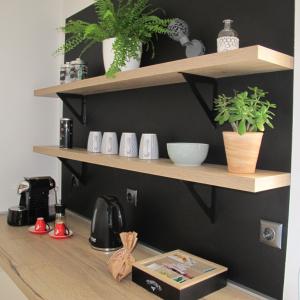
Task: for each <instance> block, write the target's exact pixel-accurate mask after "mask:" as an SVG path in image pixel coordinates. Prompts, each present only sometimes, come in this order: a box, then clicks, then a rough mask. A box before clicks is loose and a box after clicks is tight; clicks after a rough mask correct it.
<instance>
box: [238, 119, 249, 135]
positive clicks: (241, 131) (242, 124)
mask: <svg viewBox="0 0 300 300" xmlns="http://www.w3.org/2000/svg"><path fill="white" fill-rule="evenodd" d="M246 131H247V130H246V122H245V120H244V119H243V120H241V122H240V123H239V127H238V133H239V134H240V135H243V134H244V133H246Z"/></svg>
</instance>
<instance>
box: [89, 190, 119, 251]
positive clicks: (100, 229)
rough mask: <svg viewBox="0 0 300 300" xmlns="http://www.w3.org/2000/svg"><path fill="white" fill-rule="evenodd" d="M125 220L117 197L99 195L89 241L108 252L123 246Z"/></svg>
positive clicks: (95, 247)
mask: <svg viewBox="0 0 300 300" xmlns="http://www.w3.org/2000/svg"><path fill="white" fill-rule="evenodd" d="M124 221H125V220H124V214H123V210H122V207H121V205H120V203H119V201H118V199H117V198H116V197H114V196H101V197H99V198H98V199H97V200H96V203H95V208H94V212H93V218H92V224H91V236H90V239H89V241H90V243H91V245H92V247H93V248H94V249H96V250H101V251H107V252H109V251H114V250H117V249H119V248H121V246H122V242H121V239H120V233H121V232H122V231H124V227H125V226H124Z"/></svg>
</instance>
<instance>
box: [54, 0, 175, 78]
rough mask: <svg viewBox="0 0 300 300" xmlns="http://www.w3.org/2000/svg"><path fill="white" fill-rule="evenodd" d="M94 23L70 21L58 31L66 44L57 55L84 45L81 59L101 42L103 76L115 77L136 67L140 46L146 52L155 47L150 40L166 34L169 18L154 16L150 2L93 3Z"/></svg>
mask: <svg viewBox="0 0 300 300" xmlns="http://www.w3.org/2000/svg"><path fill="white" fill-rule="evenodd" d="M95 9H96V13H97V17H98V22H97V23H88V22H84V21H81V20H76V21H72V20H71V21H69V22H68V23H67V24H66V26H65V27H62V28H61V29H62V30H63V31H64V32H65V33H66V34H68V35H69V36H68V37H67V40H66V42H65V43H64V44H63V45H62V46H60V47H59V48H58V49H57V50H56V53H67V52H69V51H71V50H72V49H74V48H75V47H77V46H78V45H81V44H84V47H83V50H82V51H81V54H80V56H81V55H82V54H83V53H84V52H85V51H86V50H87V49H89V48H90V47H91V46H93V45H94V44H96V43H100V42H103V58H104V66H105V71H106V75H107V76H108V77H114V76H115V74H116V73H117V72H119V71H125V70H130V69H134V68H138V67H139V65H140V60H141V53H142V45H143V44H146V49H147V50H148V49H149V48H151V49H152V56H154V46H153V42H152V40H151V39H152V37H153V36H157V35H158V34H166V33H167V32H168V29H167V27H168V25H169V23H170V22H171V20H170V19H163V18H160V17H159V16H156V15H154V13H155V12H156V11H157V10H158V9H152V8H151V6H150V4H149V0H119V1H118V4H117V5H115V4H114V3H113V2H112V0H96V1H95Z"/></svg>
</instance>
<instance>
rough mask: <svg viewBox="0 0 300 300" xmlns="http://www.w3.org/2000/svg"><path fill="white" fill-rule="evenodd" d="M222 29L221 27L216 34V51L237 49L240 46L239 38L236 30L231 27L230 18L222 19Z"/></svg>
mask: <svg viewBox="0 0 300 300" xmlns="http://www.w3.org/2000/svg"><path fill="white" fill-rule="evenodd" d="M223 23H224V29H222V30H221V31H220V33H219V35H218V39H217V48H218V52H225V51H230V50H235V49H238V48H239V46H240V40H239V38H238V34H237V32H236V31H235V30H234V29H232V27H231V25H232V23H233V21H232V20H224V21H223Z"/></svg>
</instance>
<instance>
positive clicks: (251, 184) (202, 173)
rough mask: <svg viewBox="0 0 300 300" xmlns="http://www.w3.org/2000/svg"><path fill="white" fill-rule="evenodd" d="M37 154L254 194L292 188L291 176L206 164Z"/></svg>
mask: <svg viewBox="0 0 300 300" xmlns="http://www.w3.org/2000/svg"><path fill="white" fill-rule="evenodd" d="M33 151H34V152H36V153H40V154H44V155H48V156H54V157H61V158H67V159H71V160H76V161H81V162H86V163H90V164H95V165H100V166H106V167H111V168H117V169H123V170H129V171H134V172H139V173H145V174H151V175H155V176H161V177H168V178H173V179H179V180H185V181H190V182H196V183H202V184H207V185H214V186H218V187H224V188H229V189H235V190H241V191H247V192H253V193H255V192H260V191H266V190H270V189H275V188H279V187H284V186H289V185H290V174H289V173H283V172H275V171H263V170H257V171H256V173H255V174H233V173H229V172H228V171H227V167H226V166H223V165H213V164H204V165H202V166H200V167H178V166H175V165H174V164H173V163H172V162H171V161H170V160H169V159H159V160H149V161H145V160H140V159H138V158H124V157H120V156H118V155H104V154H100V153H90V152H87V151H86V150H85V149H62V148H59V147H56V146H34V147H33Z"/></svg>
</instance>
